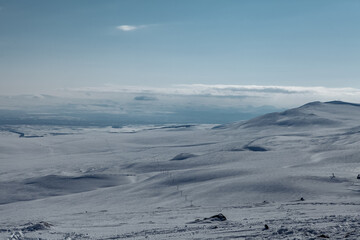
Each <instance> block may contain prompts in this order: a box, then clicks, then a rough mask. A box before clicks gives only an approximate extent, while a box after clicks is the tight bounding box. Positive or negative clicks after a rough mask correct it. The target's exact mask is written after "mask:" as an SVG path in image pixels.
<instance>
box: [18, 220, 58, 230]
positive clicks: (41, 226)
mask: <svg viewBox="0 0 360 240" xmlns="http://www.w3.org/2000/svg"><path fill="white" fill-rule="evenodd" d="M27 225H28V226H26V227H23V228H22V229H21V231H24V232H35V231H41V230H47V229H50V227H51V226H52V225H51V224H50V223H48V222H43V221H41V222H38V223H29V224H27Z"/></svg>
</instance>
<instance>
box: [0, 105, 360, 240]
mask: <svg viewBox="0 0 360 240" xmlns="http://www.w3.org/2000/svg"><path fill="white" fill-rule="evenodd" d="M359 120H360V105H356V104H349V103H343V102H328V103H321V102H313V103H309V104H306V105H304V106H301V107H299V108H295V109H290V110H287V111H284V112H281V113H270V114H266V115H263V116H260V117H257V118H254V119H251V120H249V121H245V122H238V123H232V124H226V125H192V124H186V125H163V126H141V127H139V126H127V127H123V128H112V127H101V128H96V127H92V128H90V127H84V128H82V127H79V126H78V127H66V126H57V127H55V126H37V125H31V126H24V125H7V126H2V127H1V131H0V239H67V240H70V239H327V238H330V239H359V238H360V228H359V227H360V216H359V214H358V213H359V210H360V198H359V197H360V180H358V179H357V175H358V174H359V173H360V165H359V163H360V155H359V153H360V121H359ZM219 213H221V214H223V215H224V216H225V217H226V220H224V219H221V218H217V217H214V218H211V216H216V215H217V214H219ZM221 220H224V221H221ZM265 225H266V226H267V227H265Z"/></svg>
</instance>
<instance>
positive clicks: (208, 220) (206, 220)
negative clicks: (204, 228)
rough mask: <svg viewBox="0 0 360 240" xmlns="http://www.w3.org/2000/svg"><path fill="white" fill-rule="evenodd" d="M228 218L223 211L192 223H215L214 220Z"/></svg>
mask: <svg viewBox="0 0 360 240" xmlns="http://www.w3.org/2000/svg"><path fill="white" fill-rule="evenodd" d="M226 220H227V219H226V217H225V216H224V215H223V214H222V213H219V214H216V215H214V216H211V217H208V218H203V219H196V220H195V221H193V222H190V223H213V222H223V221H226Z"/></svg>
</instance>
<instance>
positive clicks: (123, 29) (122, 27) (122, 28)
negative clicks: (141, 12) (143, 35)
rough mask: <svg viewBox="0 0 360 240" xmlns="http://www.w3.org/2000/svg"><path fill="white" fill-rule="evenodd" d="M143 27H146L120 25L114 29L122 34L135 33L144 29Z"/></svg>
mask: <svg viewBox="0 0 360 240" xmlns="http://www.w3.org/2000/svg"><path fill="white" fill-rule="evenodd" d="M145 27H146V25H137V26H135V25H120V26H117V27H116V29H118V30H121V31H124V32H129V31H135V30H138V29H141V28H145Z"/></svg>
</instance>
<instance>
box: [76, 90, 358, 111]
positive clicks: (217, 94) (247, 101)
mask: <svg viewBox="0 0 360 240" xmlns="http://www.w3.org/2000/svg"><path fill="white" fill-rule="evenodd" d="M72 91H75V92H83V93H85V92H89V93H109V94H110V93H126V94H139V95H147V96H152V95H153V96H176V97H181V96H187V97H189V96H191V97H198V98H203V99H204V102H205V100H208V101H210V99H214V98H217V99H218V98H222V99H223V100H222V101H226V100H225V99H233V101H232V102H234V101H235V102H236V99H237V100H238V103H237V104H240V103H241V104H242V105H250V106H263V105H271V106H275V107H279V108H290V107H296V106H299V105H302V104H305V103H308V102H312V101H332V100H341V101H347V102H360V89H357V88H328V87H303V86H260V85H205V84H190V85H175V86H172V87H139V86H116V85H105V86H103V87H87V88H78V89H72ZM239 99H241V101H240V100H239ZM217 101H220V100H217ZM210 102H211V101H210Z"/></svg>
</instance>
